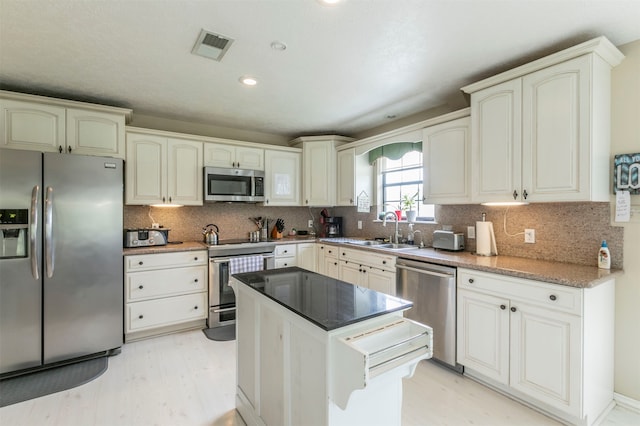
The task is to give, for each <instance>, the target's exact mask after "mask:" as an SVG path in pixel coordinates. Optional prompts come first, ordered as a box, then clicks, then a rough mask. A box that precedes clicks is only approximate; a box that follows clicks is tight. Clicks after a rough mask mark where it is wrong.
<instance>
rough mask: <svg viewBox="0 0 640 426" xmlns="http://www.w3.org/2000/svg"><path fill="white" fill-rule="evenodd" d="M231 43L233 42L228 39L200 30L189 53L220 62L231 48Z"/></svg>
mask: <svg viewBox="0 0 640 426" xmlns="http://www.w3.org/2000/svg"><path fill="white" fill-rule="evenodd" d="M231 43H233V40H232V39H230V38H229V37H225V36H222V35H220V34H215V33H212V32H209V31H205V30H202V31H200V35H199V36H198V40H196V44H195V46H193V50H192V51H191V53H193V54H194V55H200V56H204V57H205V58H209V59H213V60H214V61H220V60H221V59H222V57H223V56H224V54H225V53H227V50H229V47H231Z"/></svg>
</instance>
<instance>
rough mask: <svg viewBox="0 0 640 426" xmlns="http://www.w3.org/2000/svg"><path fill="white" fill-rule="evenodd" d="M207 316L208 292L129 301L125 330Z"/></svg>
mask: <svg viewBox="0 0 640 426" xmlns="http://www.w3.org/2000/svg"><path fill="white" fill-rule="evenodd" d="M206 316H207V293H206V292H204V293H196V294H187V295H184V296H176V297H167V298H164V299H155V300H147V301H144V302H134V303H128V304H127V305H126V311H125V317H126V318H125V328H126V330H125V332H127V333H129V332H133V331H141V330H146V329H151V328H156V327H161V326H167V325H173V324H179V323H182V322H187V321H193V320H198V319H204V318H206Z"/></svg>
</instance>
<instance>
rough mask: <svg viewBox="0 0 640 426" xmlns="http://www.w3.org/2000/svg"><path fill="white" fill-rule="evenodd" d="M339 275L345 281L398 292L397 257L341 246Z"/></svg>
mask: <svg viewBox="0 0 640 426" xmlns="http://www.w3.org/2000/svg"><path fill="white" fill-rule="evenodd" d="M339 253H340V260H339V262H338V277H339V278H340V279H341V280H342V281H345V282H348V283H350V284H353V285H357V286H360V287H366V288H369V289H371V290H375V291H379V292H381V293H385V294H390V295H395V294H396V267H395V264H396V258H395V256H390V255H387V254H376V253H371V252H370V251H362V250H355V249H348V248H342V247H340V248H339Z"/></svg>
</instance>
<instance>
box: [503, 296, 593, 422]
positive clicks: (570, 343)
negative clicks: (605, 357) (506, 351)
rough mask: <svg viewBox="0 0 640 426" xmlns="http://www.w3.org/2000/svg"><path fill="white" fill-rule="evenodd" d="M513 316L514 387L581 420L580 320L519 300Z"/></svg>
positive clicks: (513, 309) (512, 355) (514, 306)
mask: <svg viewBox="0 0 640 426" xmlns="http://www.w3.org/2000/svg"><path fill="white" fill-rule="evenodd" d="M510 317H511V374H510V385H511V387H512V388H514V389H517V390H518V391H520V392H523V393H525V394H527V395H529V396H531V397H533V398H536V399H537V400H539V401H543V402H545V403H547V404H549V405H551V406H553V407H556V408H559V409H561V410H562V411H565V412H569V413H571V414H573V415H574V416H578V417H579V416H580V389H581V388H582V383H581V375H580V371H581V365H582V358H581V352H582V351H581V348H582V341H581V333H582V331H581V320H580V317H578V316H576V315H571V314H566V313H562V312H557V311H553V310H549V309H542V308H538V307H534V306H531V305H527V304H525V303H522V302H517V301H512V302H511V313H510Z"/></svg>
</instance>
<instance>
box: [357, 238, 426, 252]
mask: <svg viewBox="0 0 640 426" xmlns="http://www.w3.org/2000/svg"><path fill="white" fill-rule="evenodd" d="M348 243H349V244H355V245H357V246H365V247H371V248H376V249H384V250H408V249H415V248H418V246H414V245H411V244H392V243H385V242H383V241H377V240H354V241H348Z"/></svg>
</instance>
